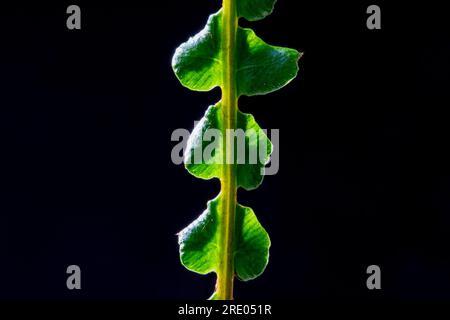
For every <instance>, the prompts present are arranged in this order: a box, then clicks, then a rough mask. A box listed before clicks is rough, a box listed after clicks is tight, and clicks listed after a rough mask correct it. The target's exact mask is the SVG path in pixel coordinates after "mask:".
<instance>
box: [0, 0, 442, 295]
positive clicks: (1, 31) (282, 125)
mask: <svg viewBox="0 0 450 320" xmlns="http://www.w3.org/2000/svg"><path fill="white" fill-rule="evenodd" d="M342 2H343V1H341V2H337V1H333V2H332V1H329V2H312V1H308V4H307V3H306V1H293V0H292V1H288V0H279V3H278V5H277V7H276V10H275V12H274V14H273V15H272V16H270V17H269V18H267V19H265V20H263V21H260V22H256V23H248V22H245V21H243V22H242V25H245V26H251V27H252V28H253V29H254V30H255V31H256V32H257V34H258V35H259V36H260V37H262V38H263V39H264V40H266V41H267V42H269V43H271V44H276V45H282V46H287V47H292V48H296V49H298V50H300V51H302V52H304V53H305V55H304V57H303V58H302V60H301V70H300V73H299V77H298V78H297V79H296V80H295V81H293V82H292V83H291V84H290V85H289V86H287V87H286V88H284V89H282V90H280V91H277V92H276V93H273V94H270V95H267V96H260V97H252V98H242V99H241V102H240V105H241V109H242V110H243V111H245V112H251V113H252V114H253V115H254V116H255V117H256V119H257V121H258V122H259V123H260V125H261V127H263V128H279V129H280V130H281V146H280V151H281V153H280V156H281V163H280V172H279V174H278V175H276V176H271V177H267V178H266V179H265V181H264V183H263V184H262V186H261V187H260V188H259V189H257V190H255V191H252V192H242V191H241V192H240V193H239V199H240V202H241V203H242V204H244V205H248V206H251V207H252V208H253V209H254V210H255V212H256V214H257V215H258V217H259V219H260V221H261V223H262V224H263V226H264V227H265V228H266V229H267V230H268V232H269V234H270V236H271V239H272V248H271V259H270V263H269V265H268V268H267V270H266V272H265V273H264V274H263V275H262V276H261V277H260V278H258V279H257V280H255V281H252V282H248V283H240V282H237V283H236V289H235V297H236V298H237V299H246V298H247V299H248V298H252V299H259V298H264V299H285V298H288V299H293V298H301V299H325V300H334V299H351V300H355V299H356V300H368V301H372V299H375V300H378V301H379V300H392V299H404V298H418V299H438V298H449V297H450V254H449V250H448V243H450V241H449V240H450V239H449V238H450V236H449V229H450V205H449V203H450V201H449V193H450V172H449V166H448V164H449V163H450V158H449V155H448V152H447V149H448V136H449V127H448V125H447V123H448V117H447V112H446V109H447V108H448V107H449V101H448V100H449V99H448V98H449V88H450V86H449V84H450V58H449V57H450V33H449V32H448V23H447V21H448V18H447V17H446V16H445V10H444V9H443V8H442V7H440V6H439V5H438V4H437V3H432V2H430V1H427V2H426V4H425V3H421V4H420V3H419V4H412V3H410V2H396V5H395V6H394V4H391V3H385V2H380V1H375V2H374V3H376V4H379V5H380V6H381V8H382V30H378V31H370V30H368V29H367V28H366V18H367V14H366V8H367V6H368V5H370V4H373V3H372V2H366V3H364V2H362V1H359V2H356V1H355V2H347V1H346V2H345V3H342ZM436 2H437V1H436ZM73 3H76V4H79V5H80V6H81V10H82V30H81V31H69V30H67V28H66V18H67V14H66V13H65V12H66V8H67V6H68V5H70V4H73ZM73 3H72V2H71V3H68V2H67V3H65V2H63V3H59V4H53V5H50V4H47V5H43V4H42V3H41V2H39V4H36V3H34V4H25V3H22V4H21V5H16V6H12V5H6V4H5V5H3V4H2V5H1V8H0V141H1V145H0V148H1V149H0V161H1V167H0V298H7V299H18V298H27V299H37V298H52V299H54V298H64V299H79V298H99V299H109V298H117V299H123V298H126V299H186V298H189V299H205V298H207V297H209V295H210V294H211V293H212V291H213V286H214V281H215V279H214V276H213V275H209V276H199V275H196V274H194V273H191V272H189V271H187V270H185V269H184V268H183V267H182V266H181V264H180V263H179V258H178V245H177V238H176V236H175V234H176V233H177V232H178V231H180V230H181V229H182V228H183V227H185V226H186V225H187V224H189V223H190V222H191V221H192V220H194V219H195V217H196V216H197V215H199V214H200V213H201V212H202V211H203V209H204V207H205V205H206V202H207V201H208V200H210V199H212V198H214V197H215V196H216V194H217V193H218V191H219V184H218V182H217V181H202V180H199V179H195V178H194V177H192V176H190V175H189V174H188V173H187V172H186V171H185V170H184V168H182V167H181V166H175V165H173V164H172V162H171V158H170V154H171V149H172V147H173V146H174V143H173V142H171V141H170V137H171V133H172V131H173V130H174V129H177V128H187V129H191V128H192V126H193V122H194V121H195V120H199V119H200V118H201V116H202V115H203V113H204V111H205V110H206V108H207V106H208V105H210V104H213V103H215V102H217V101H218V99H220V92H219V91H218V90H215V91H213V92H211V93H206V94H205V93H197V92H192V91H189V90H187V89H185V88H183V87H182V86H181V85H180V84H179V83H178V81H177V80H176V78H175V76H174V75H173V72H172V70H171V67H170V61H171V57H172V54H173V52H174V50H175V48H176V47H177V46H178V45H179V44H181V43H182V42H184V41H185V40H186V39H187V38H188V37H189V36H191V35H194V34H195V33H196V32H197V31H199V30H200V29H202V28H203V26H204V24H205V22H206V20H207V17H208V15H209V14H210V13H212V12H215V11H216V10H218V8H219V7H220V3H219V1H207V0H202V1H178V0H177V1H163V2H152V1H147V2H146V4H145V3H139V2H134V3H133V2H131V1H126V2H125V1H123V3H118V4H112V3H111V2H104V3H100V2H98V3H96V4H93V3H92V2H89V3H88V2H87V1H78V2H73ZM312 3H314V4H312ZM71 264H77V265H79V266H80V267H81V269H82V290H81V291H69V290H67V288H66V277H67V275H66V268H67V266H68V265H71ZM371 264H377V265H379V266H380V267H381V269H382V290H381V291H369V290H367V288H366V285H365V282H366V278H367V275H366V268H367V266H369V265H371Z"/></svg>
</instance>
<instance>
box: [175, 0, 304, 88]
mask: <svg viewBox="0 0 450 320" xmlns="http://www.w3.org/2000/svg"><path fill="white" fill-rule="evenodd" d="M244 2H245V3H253V2H254V1H244ZM263 2H264V1H263ZM238 3H241V1H239V2H238ZM248 6H249V5H248ZM248 6H245V8H249V7H248ZM245 12H246V11H245ZM261 14H262V13H261ZM250 17H254V16H250ZM222 30H223V27H222V10H221V11H219V12H218V13H216V14H213V15H211V16H210V17H209V19H208V23H207V25H206V27H205V28H204V29H203V30H202V31H201V32H200V33H198V34H197V35H196V36H194V37H192V38H190V39H189V40H188V41H187V42H185V43H183V44H182V45H181V46H180V47H179V48H178V49H177V50H176V51H175V55H174V57H173V60H172V66H173V69H174V71H175V74H176V75H177V77H178V79H179V80H180V82H181V83H182V84H183V85H184V86H185V87H187V88H189V89H191V90H196V91H209V90H211V89H213V88H215V87H220V86H222V74H223V72H222V71H223V70H222V65H223V63H224V62H223V57H222V55H223V50H222V49H221V43H222V41H221V37H222ZM236 41H237V44H236V55H237V56H236V72H237V74H236V82H237V90H238V92H237V95H238V96H242V95H246V96H254V95H261V94H267V93H270V92H273V91H276V90H278V89H280V88H282V87H283V86H285V85H286V84H288V83H289V82H290V81H291V80H292V79H293V78H295V76H296V75H297V72H298V65H297V61H298V60H299V59H300V56H301V55H300V53H299V52H298V51H296V50H293V49H288V48H282V47H274V46H270V45H268V44H266V43H265V42H264V41H263V40H261V39H260V38H258V37H257V36H256V34H255V33H254V32H253V30H251V29H244V28H240V27H239V28H238V32H237V39H236Z"/></svg>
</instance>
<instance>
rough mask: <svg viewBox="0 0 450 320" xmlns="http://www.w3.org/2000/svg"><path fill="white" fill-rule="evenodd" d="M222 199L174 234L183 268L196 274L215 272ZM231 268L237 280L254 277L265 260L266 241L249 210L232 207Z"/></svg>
mask: <svg viewBox="0 0 450 320" xmlns="http://www.w3.org/2000/svg"><path fill="white" fill-rule="evenodd" d="M221 212H222V198H221V196H220V195H219V196H218V197H217V198H216V199H214V200H212V201H209V202H208V207H207V209H206V210H205V211H204V212H203V213H202V214H201V216H200V217H198V218H197V219H196V220H195V221H194V222H193V223H192V224H190V225H189V226H188V227H186V228H185V229H184V230H182V231H181V232H180V233H179V234H178V242H179V244H180V258H181V262H182V263H183V265H184V266H185V267H186V268H187V269H189V270H191V271H194V272H197V273H199V274H207V273H210V272H214V271H216V270H217V268H218V265H219V255H220V252H219V250H220V243H219V239H220V237H219V232H220V230H221V227H222V219H221ZM234 239H235V242H234V250H233V255H234V265H235V270H236V275H237V276H238V278H239V279H241V280H244V281H247V280H252V279H254V278H256V277H258V276H259V275H260V274H261V273H262V272H263V271H264V269H265V268H266V266H267V262H268V259H269V247H270V239H269V235H268V234H267V232H266V231H265V230H264V228H263V227H262V226H261V224H260V223H259V221H258V219H257V218H256V215H255V213H254V212H253V210H252V209H250V208H247V207H243V206H241V205H237V206H236V225H235V238H234Z"/></svg>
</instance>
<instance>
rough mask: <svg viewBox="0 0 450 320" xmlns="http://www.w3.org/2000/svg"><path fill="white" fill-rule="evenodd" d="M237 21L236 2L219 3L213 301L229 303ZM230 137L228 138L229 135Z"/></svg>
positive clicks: (231, 259) (231, 288)
mask: <svg viewBox="0 0 450 320" xmlns="http://www.w3.org/2000/svg"><path fill="white" fill-rule="evenodd" d="M237 27H238V18H237V14H236V0H223V34H222V53H223V59H224V60H223V61H224V64H223V86H222V114H223V119H224V128H223V129H224V130H223V132H224V133H226V134H225V135H224V139H225V143H224V144H223V146H224V149H225V150H224V153H223V154H224V155H226V163H225V164H224V165H223V174H222V179H221V186H222V195H223V204H222V221H223V227H222V230H221V248H222V252H221V257H220V264H219V268H218V272H217V285H216V286H217V288H216V290H217V291H216V298H217V299H219V300H232V299H233V280H234V256H233V240H234V239H233V238H234V227H235V216H236V192H237V185H236V166H235V164H234V159H233V158H234V157H233V152H231V150H232V148H233V147H234V143H233V139H234V138H233V137H234V135H233V134H232V132H231V131H230V130H234V129H235V128H236V114H237V100H238V99H237V92H236V68H235V55H236V48H235V46H236V33H237ZM230 133H231V134H230Z"/></svg>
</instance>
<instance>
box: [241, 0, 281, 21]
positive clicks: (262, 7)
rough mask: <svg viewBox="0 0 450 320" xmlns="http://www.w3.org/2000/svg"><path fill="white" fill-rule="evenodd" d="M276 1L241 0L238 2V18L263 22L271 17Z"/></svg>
mask: <svg viewBox="0 0 450 320" xmlns="http://www.w3.org/2000/svg"><path fill="white" fill-rule="evenodd" d="M276 2H277V1H276V0H239V1H237V11H238V16H239V17H243V18H245V19H247V20H249V21H256V20H261V19H264V18H265V17H267V16H268V15H270V14H271V13H272V11H273V7H274V6H275V3H276Z"/></svg>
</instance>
